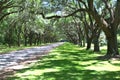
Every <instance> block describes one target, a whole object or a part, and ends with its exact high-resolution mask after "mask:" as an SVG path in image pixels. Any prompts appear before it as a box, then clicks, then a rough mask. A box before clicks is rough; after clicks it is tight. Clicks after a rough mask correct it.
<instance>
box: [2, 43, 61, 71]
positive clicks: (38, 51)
mask: <svg viewBox="0 0 120 80" xmlns="http://www.w3.org/2000/svg"><path fill="white" fill-rule="evenodd" d="M62 44H63V42H58V43H53V44H49V45H47V46H40V47H34V48H29V49H24V50H18V51H13V52H10V53H7V54H1V55H0V71H1V70H4V69H6V68H7V69H9V68H14V67H11V66H13V65H19V63H20V62H22V61H25V60H29V59H32V58H35V57H38V56H41V55H42V54H44V53H47V52H49V51H50V50H52V49H53V48H55V47H57V46H59V45H62Z"/></svg>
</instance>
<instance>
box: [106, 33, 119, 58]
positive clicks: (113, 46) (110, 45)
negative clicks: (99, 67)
mask: <svg viewBox="0 0 120 80" xmlns="http://www.w3.org/2000/svg"><path fill="white" fill-rule="evenodd" d="M115 55H119V51H118V44H117V34H116V35H115V36H112V37H109V38H107V54H106V56H108V57H112V56H115Z"/></svg>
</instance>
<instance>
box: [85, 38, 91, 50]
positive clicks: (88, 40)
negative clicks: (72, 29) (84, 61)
mask: <svg viewBox="0 0 120 80" xmlns="http://www.w3.org/2000/svg"><path fill="white" fill-rule="evenodd" d="M91 43H92V38H87V48H86V50H89V49H90V48H91Z"/></svg>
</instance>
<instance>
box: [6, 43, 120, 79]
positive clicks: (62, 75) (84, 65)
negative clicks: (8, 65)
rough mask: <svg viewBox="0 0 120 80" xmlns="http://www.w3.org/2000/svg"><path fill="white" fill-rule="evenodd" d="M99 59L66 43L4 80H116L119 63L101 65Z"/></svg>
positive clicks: (119, 69) (119, 77)
mask: <svg viewBox="0 0 120 80" xmlns="http://www.w3.org/2000/svg"><path fill="white" fill-rule="evenodd" d="M98 56H100V54H93V52H92V51H86V50H85V49H84V48H79V47H78V46H76V45H73V44H70V43H65V44H64V45H62V46H60V47H58V48H56V49H54V50H52V52H50V53H49V54H48V55H46V56H44V57H43V58H42V59H40V60H39V61H38V62H37V63H33V64H31V66H29V68H25V69H22V70H19V71H17V73H15V74H14V76H12V77H9V78H8V79H7V80H119V79H120V75H119V73H120V61H112V60H111V61H102V60H98V59H97V57H98Z"/></svg>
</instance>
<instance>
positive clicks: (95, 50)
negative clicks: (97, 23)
mask: <svg viewBox="0 0 120 80" xmlns="http://www.w3.org/2000/svg"><path fill="white" fill-rule="evenodd" d="M98 39H99V36H95V37H94V52H99V51H100V47H99V40H98Z"/></svg>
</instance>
